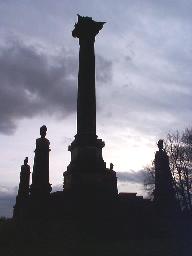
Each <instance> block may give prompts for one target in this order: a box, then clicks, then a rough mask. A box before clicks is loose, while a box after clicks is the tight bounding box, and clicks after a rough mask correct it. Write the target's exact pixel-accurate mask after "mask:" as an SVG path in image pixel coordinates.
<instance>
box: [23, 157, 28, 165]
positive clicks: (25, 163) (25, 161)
mask: <svg viewBox="0 0 192 256" xmlns="http://www.w3.org/2000/svg"><path fill="white" fill-rule="evenodd" d="M27 164H28V157H25V160H24V165H27Z"/></svg>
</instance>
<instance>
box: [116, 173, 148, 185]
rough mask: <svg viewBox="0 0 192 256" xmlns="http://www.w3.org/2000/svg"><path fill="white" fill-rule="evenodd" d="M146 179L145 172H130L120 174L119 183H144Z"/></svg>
mask: <svg viewBox="0 0 192 256" xmlns="http://www.w3.org/2000/svg"><path fill="white" fill-rule="evenodd" d="M144 178H145V171H144V170H140V171H129V172H118V173H117V179H118V182H123V183H124V182H126V183H143V182H144Z"/></svg>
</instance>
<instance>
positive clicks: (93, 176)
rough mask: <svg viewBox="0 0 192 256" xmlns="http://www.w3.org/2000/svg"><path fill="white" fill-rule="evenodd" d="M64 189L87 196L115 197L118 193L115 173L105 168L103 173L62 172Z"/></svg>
mask: <svg viewBox="0 0 192 256" xmlns="http://www.w3.org/2000/svg"><path fill="white" fill-rule="evenodd" d="M63 176H64V191H71V192H72V193H76V194H79V193H80V194H85V195H87V196H89V195H90V196H96V197H99V196H102V197H105V196H106V197H115V196H117V195H118V191H117V178H116V173H115V172H114V171H112V170H109V169H106V171H105V173H101V172H98V173H94V172H90V173H87V172H86V173H71V172H69V171H66V172H64V174H63Z"/></svg>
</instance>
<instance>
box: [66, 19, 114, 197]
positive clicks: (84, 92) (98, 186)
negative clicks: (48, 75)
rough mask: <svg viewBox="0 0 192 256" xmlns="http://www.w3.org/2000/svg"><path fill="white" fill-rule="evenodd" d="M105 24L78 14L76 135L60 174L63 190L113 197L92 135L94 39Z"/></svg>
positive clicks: (100, 144)
mask: <svg viewBox="0 0 192 256" xmlns="http://www.w3.org/2000/svg"><path fill="white" fill-rule="evenodd" d="M104 23H105V22H96V21H94V20H92V18H89V17H81V16H79V15H78V23H76V24H75V28H74V30H73V32H72V35H73V37H75V38H78V39H79V45H80V50H79V73H78V97H77V134H76V136H75V140H74V141H73V142H72V143H71V145H70V146H69V151H70V152H71V163H70V164H69V166H68V168H67V171H66V172H64V190H68V191H69V190H71V191H78V192H79V191H85V192H86V191H88V190H89V193H90V192H91V191H94V192H96V193H97V192H98V193H103V192H104V193H109V194H111V195H116V194H117V179H116V173H115V172H114V171H113V170H109V169H107V168H106V163H105V162H104V160H103V157H102V148H103V147H104V145H105V144H104V142H103V141H102V140H101V139H98V138H97V135H96V96H95V51H94V43H95V36H96V35H97V34H98V33H99V31H100V30H101V29H102V27H103V25H104Z"/></svg>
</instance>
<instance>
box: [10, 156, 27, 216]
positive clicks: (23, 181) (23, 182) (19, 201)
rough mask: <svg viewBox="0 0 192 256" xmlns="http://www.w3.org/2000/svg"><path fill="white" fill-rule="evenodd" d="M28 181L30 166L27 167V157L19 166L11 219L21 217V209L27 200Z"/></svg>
mask: <svg viewBox="0 0 192 256" xmlns="http://www.w3.org/2000/svg"><path fill="white" fill-rule="evenodd" d="M29 181H30V166H29V165H28V157H26V158H25V160H24V164H23V165H22V166H21V172H20V182H19V189H18V194H17V197H16V204H15V206H14V207H13V208H14V210H13V217H14V218H19V217H20V216H22V212H23V209H24V207H25V204H26V203H27V200H28V198H29Z"/></svg>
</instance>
